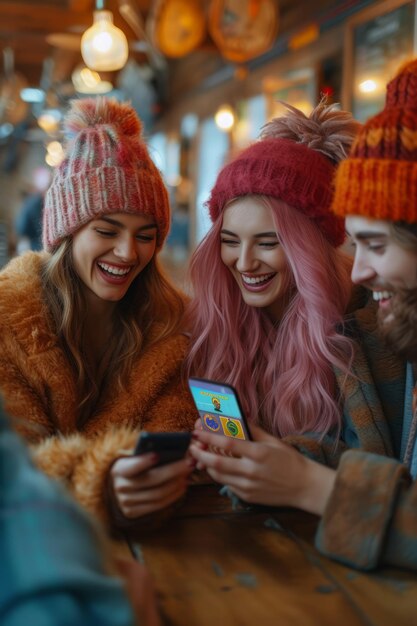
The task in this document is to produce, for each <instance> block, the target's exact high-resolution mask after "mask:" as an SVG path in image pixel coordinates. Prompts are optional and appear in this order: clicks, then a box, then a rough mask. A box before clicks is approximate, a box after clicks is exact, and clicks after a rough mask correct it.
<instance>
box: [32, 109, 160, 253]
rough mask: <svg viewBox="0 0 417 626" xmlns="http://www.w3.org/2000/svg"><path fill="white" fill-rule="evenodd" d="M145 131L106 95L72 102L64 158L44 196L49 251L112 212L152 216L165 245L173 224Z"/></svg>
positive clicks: (129, 111) (131, 114) (45, 238)
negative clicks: (93, 221)
mask: <svg viewBox="0 0 417 626" xmlns="http://www.w3.org/2000/svg"><path fill="white" fill-rule="evenodd" d="M141 131H142V124H141V122H140V120H139V118H138V116H137V115H136V112H135V110H134V109H133V108H132V107H131V106H130V105H128V104H126V103H120V102H117V101H116V100H112V99H107V98H103V97H99V98H85V99H81V100H74V101H72V103H71V108H70V110H69V112H68V114H67V116H66V118H65V122H64V132H65V136H66V148H65V152H66V157H65V159H64V160H63V161H62V163H61V164H60V166H59V167H58V168H57V170H56V172H55V176H54V179H53V181H52V185H51V187H50V188H49V190H48V192H47V194H46V197H45V204H44V213H43V244H44V248H45V249H46V250H49V251H52V250H53V249H54V248H56V246H57V245H59V243H60V242H61V241H62V239H63V238H64V237H66V236H68V235H71V234H72V233H75V232H76V231H77V230H79V229H80V228H81V227H82V226H84V224H87V222H89V221H91V220H93V219H97V218H98V217H101V216H102V215H106V214H109V213H131V214H141V215H149V216H152V217H154V218H155V222H156V224H157V229H158V235H157V246H158V248H160V247H161V246H162V244H163V242H164V239H165V238H166V236H167V234H168V230H169V223H170V208H169V201H168V194H167V190H166V188H165V185H164V183H163V181H162V178H161V174H160V173H159V171H158V169H157V168H156V166H155V165H154V163H153V162H152V160H151V158H150V157H149V154H148V150H147V148H146V145H145V143H144V141H143V139H142V137H141Z"/></svg>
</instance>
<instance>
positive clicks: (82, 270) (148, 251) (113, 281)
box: [72, 213, 157, 302]
mask: <svg viewBox="0 0 417 626" xmlns="http://www.w3.org/2000/svg"><path fill="white" fill-rule="evenodd" d="M156 235H157V228H156V224H155V220H154V219H153V218H152V217H149V216H144V215H129V214H127V213H112V214H110V215H105V216H103V217H101V218H99V219H96V220H92V221H91V222H89V223H88V224H86V225H85V226H83V227H82V228H81V229H80V230H79V231H77V232H76V233H75V235H73V241H72V256H73V262H74V269H75V271H76V272H77V274H78V276H79V277H80V279H81V281H82V283H83V285H84V287H85V294H86V296H87V298H88V299H89V300H90V301H92V302H94V301H97V299H99V300H102V301H107V302H118V301H119V300H121V299H122V298H123V296H124V295H125V294H126V292H127V290H128V289H129V287H130V285H131V284H132V282H133V281H134V279H135V278H136V277H137V276H138V275H139V274H140V273H141V272H142V270H143V269H144V268H145V267H146V266H147V264H148V263H149V261H150V260H151V259H152V257H153V255H154V254H155V247H156Z"/></svg>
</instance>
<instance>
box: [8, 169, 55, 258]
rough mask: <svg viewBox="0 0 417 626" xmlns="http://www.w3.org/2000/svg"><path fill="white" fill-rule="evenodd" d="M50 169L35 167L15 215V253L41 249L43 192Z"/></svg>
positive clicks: (47, 185)
mask: <svg viewBox="0 0 417 626" xmlns="http://www.w3.org/2000/svg"><path fill="white" fill-rule="evenodd" d="M51 179H52V174H51V170H49V169H48V168H47V167H37V168H36V169H34V170H33V172H32V180H31V184H30V187H29V190H28V193H27V195H26V196H25V199H24V200H23V203H22V206H21V208H20V211H19V213H18V215H17V217H16V221H15V230H16V235H17V245H16V252H17V254H22V253H23V252H26V250H42V211H43V202H44V197H45V193H46V191H47V189H48V187H49V185H50V183H51Z"/></svg>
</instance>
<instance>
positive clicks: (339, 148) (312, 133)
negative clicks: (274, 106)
mask: <svg viewBox="0 0 417 626" xmlns="http://www.w3.org/2000/svg"><path fill="white" fill-rule="evenodd" d="M279 102H280V104H282V105H283V106H284V107H285V108H286V109H287V111H288V112H287V114H286V115H283V116H281V117H275V118H274V119H273V120H271V121H270V122H268V123H267V124H265V126H263V127H262V130H261V135H260V137H261V139H268V138H269V139H271V138H275V139H290V140H291V141H295V142H296V143H301V144H304V145H306V146H307V147H308V148H311V149H312V150H316V152H321V153H322V154H324V155H325V156H327V157H328V158H329V159H331V161H333V162H334V163H339V162H340V161H341V160H342V159H344V158H346V156H347V154H348V152H349V150H350V147H351V145H352V142H353V140H354V139H355V137H356V135H357V133H358V130H359V128H360V126H361V125H360V123H359V122H357V121H356V120H355V119H354V118H353V117H352V114H351V113H349V112H348V111H341V110H340V109H339V106H338V105H337V104H330V105H327V104H326V100H325V99H324V98H323V99H322V100H321V101H320V102H319V104H318V105H317V106H316V107H315V108H314V109H313V111H312V112H311V114H310V115H309V116H308V117H307V115H305V113H303V112H302V111H300V109H296V108H295V107H293V106H292V105H291V104H288V103H287V102H282V101H279Z"/></svg>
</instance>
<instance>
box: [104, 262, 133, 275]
mask: <svg viewBox="0 0 417 626" xmlns="http://www.w3.org/2000/svg"><path fill="white" fill-rule="evenodd" d="M98 265H99V266H100V267H101V269H103V270H105V271H106V272H108V273H109V274H113V275H114V276H125V275H126V274H128V273H129V272H130V270H131V268H130V267H127V268H126V269H122V268H121V267H114V266H113V265H108V264H107V263H98Z"/></svg>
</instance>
